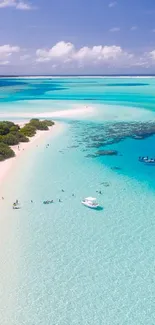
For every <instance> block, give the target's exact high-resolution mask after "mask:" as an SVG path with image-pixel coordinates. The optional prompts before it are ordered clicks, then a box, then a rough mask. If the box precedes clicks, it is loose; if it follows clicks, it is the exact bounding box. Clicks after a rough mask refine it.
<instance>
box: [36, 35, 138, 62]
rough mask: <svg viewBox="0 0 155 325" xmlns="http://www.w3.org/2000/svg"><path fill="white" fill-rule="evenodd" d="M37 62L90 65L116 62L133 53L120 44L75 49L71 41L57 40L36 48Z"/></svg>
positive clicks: (129, 57)
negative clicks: (49, 46) (42, 47)
mask: <svg viewBox="0 0 155 325" xmlns="http://www.w3.org/2000/svg"><path fill="white" fill-rule="evenodd" d="M36 57H37V58H36V61H37V62H50V61H51V62H52V63H54V64H56V63H57V64H60V63H61V64H70V63H74V64H75V65H78V66H82V65H91V64H95V65H97V64H103V63H106V64H108V63H111V64H118V62H120V63H122V62H123V61H124V62H125V61H127V60H131V58H132V57H133V55H132V54H131V53H127V52H126V51H124V50H123V49H122V48H121V47H120V46H116V45H111V46H107V45H95V46H92V47H88V46H84V47H81V48H80V49H77V48H76V47H75V45H74V44H73V43H69V42H64V41H61V42H58V43H57V44H55V45H54V46H53V47H52V48H50V49H38V50H37V51H36Z"/></svg>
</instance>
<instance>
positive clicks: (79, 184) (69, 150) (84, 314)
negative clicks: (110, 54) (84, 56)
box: [0, 77, 155, 325]
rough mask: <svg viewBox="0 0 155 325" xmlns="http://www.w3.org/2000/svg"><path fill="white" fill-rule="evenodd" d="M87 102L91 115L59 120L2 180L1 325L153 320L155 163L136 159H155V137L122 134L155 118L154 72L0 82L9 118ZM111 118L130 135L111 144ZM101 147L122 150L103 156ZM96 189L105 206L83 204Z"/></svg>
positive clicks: (140, 324)
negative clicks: (57, 129) (52, 132)
mask: <svg viewBox="0 0 155 325" xmlns="http://www.w3.org/2000/svg"><path fill="white" fill-rule="evenodd" d="M86 106H88V107H93V109H94V112H93V114H89V113H86V114H83V115H78V114H77V115H76V114H74V117H69V115H68V117H67V116H66V117H65V116H64V117H63V115H62V116H59V117H56V118H54V120H55V121H56V123H60V124H61V125H62V128H61V130H60V132H58V133H57V134H56V135H54V136H53V137H52V136H51V137H50V136H49V137H48V139H47V138H46V139H45V140H43V141H42V142H41V144H40V145H39V147H38V148H35V149H34V148H31V149H30V150H28V151H27V152H25V153H24V154H23V156H22V155H21V157H20V158H19V162H20V163H18V165H17V166H15V167H14V169H13V172H11V174H10V176H9V177H8V179H7V181H6V182H5V184H4V185H3V187H2V188H0V197H1V196H5V200H4V201H0V323H1V324H3V325H146V324H147V325H154V323H155V308H154V305H155V167H153V166H146V165H143V164H142V163H140V162H139V161H138V157H139V156H145V155H148V156H151V157H155V137H154V136H151V137H147V138H145V139H141V140H135V139H133V137H132V136H130V135H128V136H123V135H122V134H123V133H122V126H123V125H124V124H123V123H125V128H127V129H128V130H129V133H130V131H131V129H132V125H133V123H145V124H146V123H147V122H150V121H153V122H154V121H155V78H140V77H139V78H136V77H126V78H125V77H124V78H119V77H118V78H112V77H111V78H110V77H109V78H99V77H89V78H88V77H85V78H84V77H83V78H80V77H74V78H71V77H68V78H63V77H60V78H46V79H45V78H1V79H0V119H1V120H4V119H10V120H16V121H18V120H19V121H21V120H24V117H23V116H24V115H22V114H23V113H27V114H28V115H29V116H27V118H29V117H31V115H32V114H34V113H37V114H38V113H39V114H40V116H41V114H44V116H45V115H46V113H47V116H49V113H51V112H57V111H62V110H68V111H69V110H72V109H74V110H76V109H77V110H78V108H82V107H83V108H85V107H86ZM113 126H114V127H115V129H116V130H117V133H120V134H121V135H122V136H121V139H119V140H118V138H117V139H112V140H113V141H112V142H111V144H110V143H108V145H106V144H107V143H105V140H107V138H106V137H107V136H106V135H105V132H106V130H107V129H108V132H110V131H109V130H111V127H113ZM123 127H124V126H123ZM106 134H107V133H106ZM108 134H109V133H108ZM103 135H104V139H103ZM47 143H49V148H48V149H47V148H46V144H47ZM102 149H108V150H111V149H112V150H117V151H118V153H119V154H118V156H104V157H103V156H97V157H95V156H94V154H95V153H96V152H97V151H98V150H102ZM62 189H63V190H64V192H62ZM99 191H101V193H102V194H99ZM73 194H74V196H73ZM87 196H94V197H96V198H97V200H98V202H99V204H100V205H101V206H102V207H103V209H101V210H99V211H95V210H94V211H93V210H90V209H87V208H86V207H84V206H82V205H81V200H82V198H83V197H87ZM17 198H18V199H19V200H20V202H21V204H22V209H21V210H19V211H13V210H12V205H11V202H13V201H14V200H15V199H17ZM31 199H32V200H33V204H31V203H30V200H31ZM47 199H53V200H54V203H53V204H51V205H47V206H46V205H43V203H42V202H43V201H44V200H47ZM59 199H61V202H59Z"/></svg>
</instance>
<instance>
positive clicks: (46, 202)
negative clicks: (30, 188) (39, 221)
mask: <svg viewBox="0 0 155 325" xmlns="http://www.w3.org/2000/svg"><path fill="white" fill-rule="evenodd" d="M61 192H63V193H64V192H65V191H64V190H63V189H62V190H61ZM72 196H75V194H74V193H72ZM58 202H62V200H61V199H59V200H58ZM51 203H54V200H46V201H43V204H51Z"/></svg>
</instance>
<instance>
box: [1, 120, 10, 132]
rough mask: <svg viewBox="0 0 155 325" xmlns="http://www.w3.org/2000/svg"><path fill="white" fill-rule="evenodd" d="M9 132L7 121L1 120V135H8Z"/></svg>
mask: <svg viewBox="0 0 155 325" xmlns="http://www.w3.org/2000/svg"><path fill="white" fill-rule="evenodd" d="M8 133H9V127H8V125H7V123H5V122H0V135H6V134H8Z"/></svg>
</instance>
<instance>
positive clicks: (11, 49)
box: [0, 44, 20, 59]
mask: <svg viewBox="0 0 155 325" xmlns="http://www.w3.org/2000/svg"><path fill="white" fill-rule="evenodd" d="M18 52H20V47H19V46H11V45H9V44H6V45H1V46H0V59H5V58H7V57H10V56H11V55H12V54H13V53H18Z"/></svg>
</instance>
